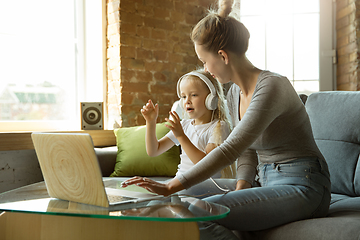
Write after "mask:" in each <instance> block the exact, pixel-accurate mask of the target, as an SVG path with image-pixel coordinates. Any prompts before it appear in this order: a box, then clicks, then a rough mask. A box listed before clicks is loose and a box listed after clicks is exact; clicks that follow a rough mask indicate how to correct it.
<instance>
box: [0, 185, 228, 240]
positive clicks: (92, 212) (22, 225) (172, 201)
mask: <svg viewBox="0 0 360 240" xmlns="http://www.w3.org/2000/svg"><path fill="white" fill-rule="evenodd" d="M104 183H105V182H104ZM105 185H106V184H105ZM112 185H113V186H116V184H115V185H114V184H112ZM108 187H111V185H109V186H108ZM0 211H4V212H3V213H2V214H1V216H0V235H4V234H5V235H6V239H17V240H18V239H77V240H79V239H87V240H88V239H106V238H111V239H199V230H198V226H197V223H196V222H198V221H211V220H216V219H220V218H224V217H226V216H227V215H228V214H229V209H228V208H227V207H225V206H221V205H218V204H214V203H209V202H206V201H203V200H199V199H196V198H192V197H183V196H177V195H174V196H171V197H168V198H165V199H162V200H152V201H148V202H142V203H140V204H138V205H131V207H130V208H129V207H126V205H119V206H117V207H116V206H112V207H111V208H103V207H97V206H92V205H87V204H80V203H75V202H69V201H64V200H60V199H54V198H50V197H49V195H48V193H47V190H46V186H45V183H44V182H40V183H36V184H32V185H29V186H25V187H21V188H18V189H15V190H11V191H8V192H5V193H1V194H0ZM0 238H1V237H0ZM1 239H2V238H1Z"/></svg>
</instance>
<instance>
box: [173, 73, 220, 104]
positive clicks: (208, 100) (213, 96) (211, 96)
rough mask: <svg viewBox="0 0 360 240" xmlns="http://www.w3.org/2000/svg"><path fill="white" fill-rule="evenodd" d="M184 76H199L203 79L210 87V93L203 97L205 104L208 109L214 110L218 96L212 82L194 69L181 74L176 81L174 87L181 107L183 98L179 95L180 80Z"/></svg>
mask: <svg viewBox="0 0 360 240" xmlns="http://www.w3.org/2000/svg"><path fill="white" fill-rule="evenodd" d="M186 76H196V77H199V78H200V79H201V80H203V82H204V83H205V84H206V85H207V86H208V88H209V89H210V93H209V94H208V95H207V97H206V99H205V106H206V108H207V109H208V110H215V109H216V108H217V105H218V97H217V95H216V89H215V87H214V84H213V83H212V82H211V81H210V79H208V78H207V77H206V76H205V75H204V74H201V73H199V72H196V71H192V72H189V73H187V74H185V75H183V76H182V77H181V78H180V79H179V81H178V82H177V87H176V89H177V94H178V97H179V98H180V107H182V108H183V107H184V104H183V98H182V97H181V92H180V82H181V80H182V79H183V78H184V77H186Z"/></svg>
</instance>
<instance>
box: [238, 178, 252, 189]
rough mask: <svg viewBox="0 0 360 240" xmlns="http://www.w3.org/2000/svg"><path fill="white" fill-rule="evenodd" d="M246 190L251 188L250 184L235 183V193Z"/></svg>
mask: <svg viewBox="0 0 360 240" xmlns="http://www.w3.org/2000/svg"><path fill="white" fill-rule="evenodd" d="M247 188H251V184H250V183H249V182H247V181H245V180H239V181H237V183H236V189H235V191H237V190H241V189H247Z"/></svg>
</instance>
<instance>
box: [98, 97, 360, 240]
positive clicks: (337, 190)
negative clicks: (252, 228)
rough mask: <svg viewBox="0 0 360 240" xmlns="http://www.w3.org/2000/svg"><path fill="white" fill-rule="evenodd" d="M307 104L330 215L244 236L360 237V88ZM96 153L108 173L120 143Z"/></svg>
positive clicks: (279, 238) (281, 238) (276, 238)
mask: <svg viewBox="0 0 360 240" xmlns="http://www.w3.org/2000/svg"><path fill="white" fill-rule="evenodd" d="M303 101H305V99H303ZM305 107H306V110H307V112H308V114H309V117H310V121H311V125H312V128H313V132H314V136H315V140H316V142H317V144H318V146H319V148H320V150H321V152H322V153H323V155H324V156H325V159H326V161H327V163H328V165H329V170H330V175H331V182H332V190H331V192H332V199H331V205H330V209H329V213H328V216H327V217H325V218H316V219H308V220H303V221H297V222H292V223H289V224H286V225H283V226H279V227H276V228H272V229H267V230H263V231H258V232H242V233H239V237H240V238H241V239H266V240H272V239H274V240H289V239H291V240H297V239H299V240H300V239H304V240H305V239H306V240H309V239H327V240H328V239H334V240H341V239H344V240H345V239H346V240H350V239H357V240H359V239H360V92H340V91H333V92H319V93H313V94H311V95H310V96H309V97H308V98H307V100H306V104H305ZM96 153H97V154H98V157H99V162H100V166H101V169H102V172H103V175H104V176H109V175H110V173H111V172H112V171H113V169H114V165H115V158H116V147H110V148H103V149H99V148H98V149H96Z"/></svg>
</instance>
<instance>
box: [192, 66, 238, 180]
mask: <svg viewBox="0 0 360 240" xmlns="http://www.w3.org/2000/svg"><path fill="white" fill-rule="evenodd" d="M195 71H196V72H198V73H200V74H203V75H205V76H206V77H207V78H208V79H209V80H210V81H211V83H212V84H213V85H214V88H215V90H216V96H217V97H218V103H217V108H216V109H215V110H213V111H214V112H213V116H214V117H213V119H212V120H214V119H217V120H218V123H217V125H216V127H215V129H214V136H215V139H216V140H215V144H216V145H218V146H219V145H220V144H221V143H223V142H224V141H225V139H222V132H221V123H220V121H223V122H225V123H226V125H227V127H228V128H229V130H230V131H231V128H230V126H231V125H230V122H229V119H228V117H227V114H226V108H227V106H226V102H225V95H224V90H223V86H222V85H221V84H220V83H219V82H218V81H217V80H216V79H215V78H213V77H212V76H211V74H210V73H208V72H205V70H204V69H203V68H198V69H197V70H195ZM195 77H196V76H195ZM196 78H198V77H196ZM201 81H202V80H201ZM203 84H204V85H205V86H206V84H205V83H203ZM206 87H207V86H206ZM209 92H210V90H209ZM235 176H236V166H235V163H234V164H232V165H230V166H228V167H226V168H224V169H223V170H221V177H222V178H235Z"/></svg>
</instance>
